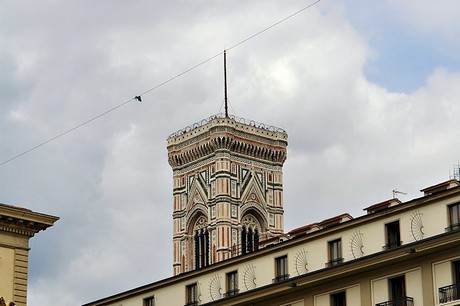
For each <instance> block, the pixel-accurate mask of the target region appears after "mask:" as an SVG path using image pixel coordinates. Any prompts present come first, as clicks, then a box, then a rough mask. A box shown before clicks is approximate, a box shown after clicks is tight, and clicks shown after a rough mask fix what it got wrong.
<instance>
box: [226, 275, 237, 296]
mask: <svg viewBox="0 0 460 306" xmlns="http://www.w3.org/2000/svg"><path fill="white" fill-rule="evenodd" d="M238 291H239V290H238V271H233V272H230V273H227V293H226V294H225V295H226V296H232V295H235V294H238Z"/></svg>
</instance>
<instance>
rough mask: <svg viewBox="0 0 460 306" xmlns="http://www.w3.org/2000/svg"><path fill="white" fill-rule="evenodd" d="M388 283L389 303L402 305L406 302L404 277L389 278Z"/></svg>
mask: <svg viewBox="0 0 460 306" xmlns="http://www.w3.org/2000/svg"><path fill="white" fill-rule="evenodd" d="M388 282H389V289H390V297H391V301H393V302H394V303H403V302H404V301H405V300H406V281H405V279H404V275H402V276H398V277H395V278H390V279H389V280H388ZM395 305H403V304H395Z"/></svg>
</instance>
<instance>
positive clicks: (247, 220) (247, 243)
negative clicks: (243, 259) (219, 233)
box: [241, 213, 262, 255]
mask: <svg viewBox="0 0 460 306" xmlns="http://www.w3.org/2000/svg"><path fill="white" fill-rule="evenodd" d="M242 223H243V225H242V229H241V254H243V255H244V254H246V253H249V252H253V251H257V250H258V249H259V242H260V229H261V228H262V227H261V225H260V222H259V220H258V219H257V218H256V217H254V215H252V214H251V213H249V214H247V215H245V216H244V217H243V219H242Z"/></svg>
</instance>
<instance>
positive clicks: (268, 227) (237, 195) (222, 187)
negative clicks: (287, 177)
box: [167, 115, 287, 274]
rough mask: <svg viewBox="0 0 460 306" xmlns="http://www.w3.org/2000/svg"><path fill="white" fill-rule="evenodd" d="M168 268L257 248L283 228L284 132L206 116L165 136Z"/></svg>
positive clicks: (191, 267)
mask: <svg viewBox="0 0 460 306" xmlns="http://www.w3.org/2000/svg"><path fill="white" fill-rule="evenodd" d="M167 148H168V161H169V164H170V165H171V167H172V169H173V181H174V184H173V197H174V200H173V223H174V229H173V254H174V255H173V258H174V263H173V265H174V274H179V273H182V272H187V271H190V270H194V269H197V268H201V267H205V266H207V265H210V264H212V263H215V262H219V261H222V260H226V259H228V258H231V257H234V256H238V255H241V254H245V253H247V252H251V251H254V250H257V248H258V245H259V242H260V241H263V240H265V239H268V238H271V237H273V236H276V235H279V234H282V233H283V232H284V224H283V222H284V220H283V213H284V210H283V181H282V174H283V173H282V167H283V163H284V161H285V160H286V157H287V133H286V132H285V131H284V130H282V129H279V128H275V127H268V128H266V127H265V125H263V124H258V123H255V122H254V121H251V122H250V123H249V124H247V123H246V122H245V120H244V119H241V118H237V117H227V116H222V115H217V116H212V117H210V118H209V119H207V120H203V121H202V122H200V123H199V124H194V125H193V126H191V127H188V128H186V129H183V130H181V131H178V132H176V133H174V134H172V135H171V136H170V137H169V138H168V140H167Z"/></svg>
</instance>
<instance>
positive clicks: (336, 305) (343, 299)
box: [331, 290, 347, 306]
mask: <svg viewBox="0 0 460 306" xmlns="http://www.w3.org/2000/svg"><path fill="white" fill-rule="evenodd" d="M331 306H347V292H346V291H345V290H344V291H339V292H335V293H332V294H331Z"/></svg>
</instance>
